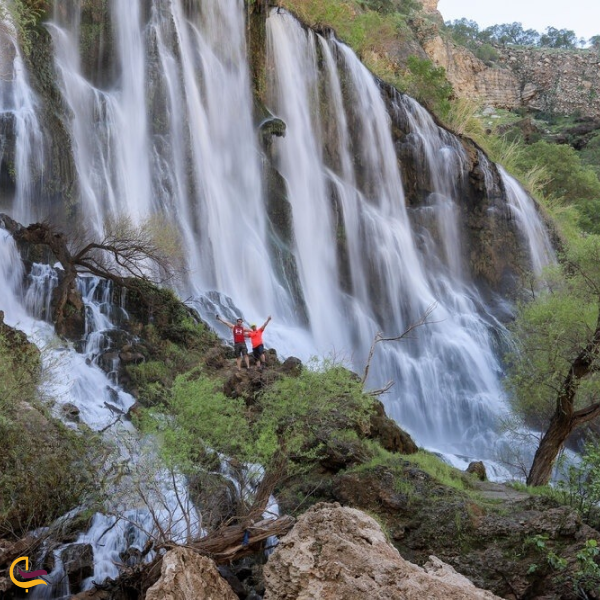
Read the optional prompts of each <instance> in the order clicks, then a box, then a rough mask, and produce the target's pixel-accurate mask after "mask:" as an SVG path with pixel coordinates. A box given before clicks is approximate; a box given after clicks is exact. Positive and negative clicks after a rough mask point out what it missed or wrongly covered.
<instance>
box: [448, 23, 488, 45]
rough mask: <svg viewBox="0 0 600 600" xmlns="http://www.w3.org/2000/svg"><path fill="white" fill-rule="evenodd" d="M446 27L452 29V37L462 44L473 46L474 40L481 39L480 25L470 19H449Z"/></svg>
mask: <svg viewBox="0 0 600 600" xmlns="http://www.w3.org/2000/svg"><path fill="white" fill-rule="evenodd" d="M446 27H448V29H449V30H450V31H451V33H452V38H453V39H454V41H455V42H456V43H457V44H460V45H461V46H467V47H469V48H470V47H471V45H472V43H473V42H476V41H478V40H479V36H480V32H479V25H478V24H477V23H476V22H475V21H471V20H469V19H464V18H463V19H456V20H455V21H447V22H446Z"/></svg>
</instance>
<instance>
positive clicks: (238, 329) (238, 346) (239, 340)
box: [216, 315, 250, 371]
mask: <svg viewBox="0 0 600 600" xmlns="http://www.w3.org/2000/svg"><path fill="white" fill-rule="evenodd" d="M216 318H217V321H219V323H223V325H227V327H229V329H231V331H233V352H234V354H235V362H236V363H237V370H238V371H241V370H242V356H243V357H244V361H245V362H246V369H250V359H249V358H248V348H247V346H246V334H248V333H250V330H249V329H245V328H244V325H243V323H244V321H243V320H242V319H238V320H237V321H236V322H235V325H234V324H233V323H230V322H229V321H224V320H223V319H221V317H220V316H219V315H216Z"/></svg>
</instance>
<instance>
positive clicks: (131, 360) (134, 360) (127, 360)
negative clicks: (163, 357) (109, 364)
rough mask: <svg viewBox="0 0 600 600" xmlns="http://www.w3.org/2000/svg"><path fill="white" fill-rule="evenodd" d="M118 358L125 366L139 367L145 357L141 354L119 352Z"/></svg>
mask: <svg viewBox="0 0 600 600" xmlns="http://www.w3.org/2000/svg"><path fill="white" fill-rule="evenodd" d="M119 358H120V359H121V361H122V362H123V364H125V365H130V364H133V365H139V364H140V363H143V362H144V360H145V357H144V355H143V354H142V353H141V352H119Z"/></svg>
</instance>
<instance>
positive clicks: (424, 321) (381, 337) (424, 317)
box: [361, 302, 439, 395]
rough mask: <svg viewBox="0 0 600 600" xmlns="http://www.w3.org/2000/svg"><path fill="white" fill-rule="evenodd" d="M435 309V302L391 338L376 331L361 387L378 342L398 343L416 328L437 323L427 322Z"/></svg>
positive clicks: (382, 391) (364, 381) (381, 392)
mask: <svg viewBox="0 0 600 600" xmlns="http://www.w3.org/2000/svg"><path fill="white" fill-rule="evenodd" d="M436 307H437V302H434V303H433V304H431V305H429V306H428V307H427V310H426V311H425V312H424V313H423V315H422V316H421V318H420V319H419V320H418V321H416V322H415V323H412V324H411V325H409V326H408V328H407V329H405V330H404V331H403V332H402V333H401V334H400V335H396V336H392V337H385V336H384V335H383V333H382V332H381V331H378V332H377V333H376V334H375V337H374V338H373V342H372V343H371V348H370V350H369V357H368V358H367V364H366V365H365V371H364V373H363V376H362V380H361V381H362V384H363V386H364V385H365V383H366V381H367V377H368V376H369V370H370V368H371V361H372V360H373V355H374V354H375V348H376V346H377V344H379V342H399V341H400V340H402V339H404V338H405V337H407V336H408V335H409V334H410V333H411V332H412V331H414V330H415V329H417V327H421V326H422V325H430V324H432V323H439V321H429V320H428V319H429V316H430V315H431V313H432V312H433V311H434V310H435V309H436ZM392 385H393V384H392V383H391V382H388V383H387V384H386V385H385V386H384V387H383V388H382V389H381V390H375V393H374V394H373V395H380V394H383V393H384V392H386V391H387V390H389V389H390V387H392Z"/></svg>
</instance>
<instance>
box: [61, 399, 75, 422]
mask: <svg viewBox="0 0 600 600" xmlns="http://www.w3.org/2000/svg"><path fill="white" fill-rule="evenodd" d="M60 410H61V412H62V413H63V415H64V417H65V419H67V421H73V422H74V423H79V409H78V408H77V407H76V406H75V405H74V404H71V403H70V402H66V403H65V404H63V405H62V406H61V407H60Z"/></svg>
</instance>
